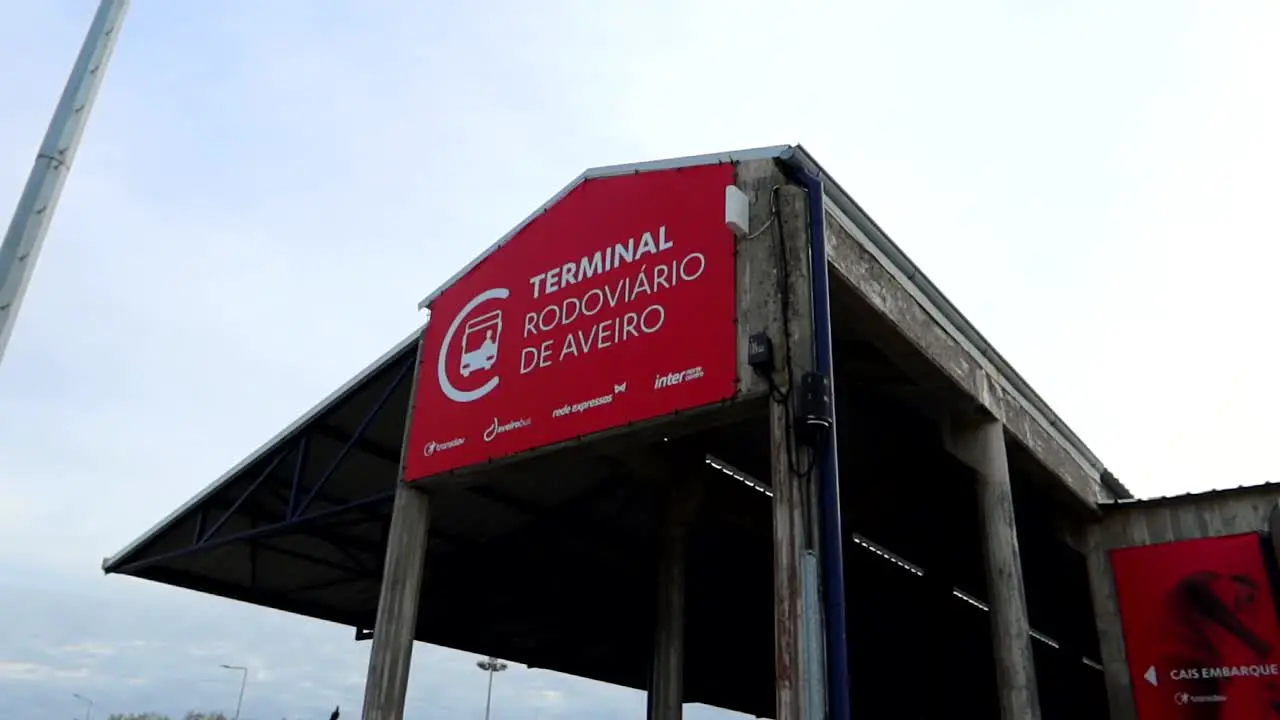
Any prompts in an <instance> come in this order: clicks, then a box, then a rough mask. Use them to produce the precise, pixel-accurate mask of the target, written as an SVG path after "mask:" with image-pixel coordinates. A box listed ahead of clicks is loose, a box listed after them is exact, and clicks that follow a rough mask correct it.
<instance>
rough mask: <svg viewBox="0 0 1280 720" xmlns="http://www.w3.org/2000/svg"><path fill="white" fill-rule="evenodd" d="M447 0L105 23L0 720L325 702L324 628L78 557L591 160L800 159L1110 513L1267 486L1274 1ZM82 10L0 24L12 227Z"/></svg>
mask: <svg viewBox="0 0 1280 720" xmlns="http://www.w3.org/2000/svg"><path fill="white" fill-rule="evenodd" d="M442 5H443V4H442V3H421V2H410V1H409V0H403V1H397V0H372V1H370V0H365V1H364V2H355V1H354V0H329V1H328V2H314V0H312V1H304V0H272V1H271V2H262V1H261V0H255V1H250V0H223V1H222V2H218V3H191V2H146V1H144V0H139V1H137V2H134V3H133V8H132V10H131V14H130V16H129V17H128V20H127V22H126V26H125V28H124V32H123V35H122V40H121V42H120V44H119V47H118V49H117V51H116V55H115V58H114V61H113V64H112V66H111V68H110V72H109V75H108V78H107V82H106V84H105V86H104V88H103V91H102V93H101V95H100V98H99V101H98V104H97V106H96V108H95V110H94V114H93V117H92V121H91V122H90V124H89V129H88V132H87V134H86V137H85V140H84V144H83V146H82V148H81V150H80V154H79V156H78V158H77V162H76V165H75V168H74V171H73V172H72V175H71V179H70V181H69V183H68V185H67V188H66V192H65V194H64V195H63V199H62V203H61V205H60V207H59V208H58V214H57V219H56V222H55V223H54V224H53V228H52V231H51V232H50V235H49V239H48V242H47V245H46V247H45V250H44V254H43V256H42V257H41V260H40V265H39V269H38V272H37V274H36V276H35V279H34V281H33V283H32V286H31V290H30V293H29V295H28V297H27V301H26V304H25V306H24V308H23V315H22V317H21V321H20V323H19V325H18V328H17V331H16V332H15V333H14V335H13V338H12V341H11V343H10V346H9V349H8V354H7V356H6V357H5V360H4V364H3V366H0V607H3V608H5V627H6V629H5V631H3V632H0V697H3V698H5V702H4V703H0V718H11V719H13V720H17V719H20V718H21V719H25V718H28V717H36V714H37V712H39V714H40V715H41V716H58V713H62V717H70V716H71V715H72V714H74V713H76V712H78V709H79V708H80V706H79V705H78V704H77V701H76V700H75V699H74V698H72V697H71V693H73V692H80V693H84V694H88V695H90V696H93V697H95V698H96V699H97V701H98V709H97V710H95V713H105V712H111V711H124V710H146V709H157V710H162V711H165V712H180V711H183V710H186V709H188V708H190V707H202V708H213V707H221V708H224V709H230V707H229V706H230V705H231V704H233V703H234V695H235V691H236V682H237V679H236V678H235V677H234V676H233V674H232V673H228V672H227V671H221V670H218V669H217V665H218V664H219V663H224V662H229V663H237V664H249V665H251V666H252V667H253V668H254V671H253V676H252V677H251V679H250V686H249V693H248V695H247V696H246V700H245V713H244V716H245V717H246V718H248V719H249V720H253V719H255V718H256V719H258V720H267V719H268V718H272V719H274V718H279V717H282V716H285V715H288V716H289V717H305V718H313V717H315V718H318V717H324V716H326V715H324V714H325V713H327V712H328V710H329V709H330V708H331V706H332V705H333V704H335V703H337V702H341V703H342V704H343V705H344V707H347V708H348V709H349V711H350V713H351V714H352V715H354V714H356V713H357V712H358V711H357V708H358V706H359V699H360V697H361V689H360V686H361V684H362V682H363V674H364V670H363V668H364V662H365V654H366V653H367V650H368V648H367V645H365V644H359V645H357V644H355V643H353V642H351V639H350V634H349V630H347V629H344V628H335V627H332V626H329V625H325V624H321V623H317V622H313V621H306V620H302V619H299V618H295V617H290V616H286V615H283V614H280V613H275V612H271V611H267V610H261V609H257V608H252V607H248V606H239V605H235V604H232V603H228V602H225V601H219V600H213V599H210V598H207V597H203V596H199V595H196V594H193V593H188V592H181V591H176V590H171V589H167V588H161V587H157V586H151V585H147V584H145V583H141V582H138V581H131V580H128V579H121V578H114V577H113V578H106V579H104V578H102V577H101V576H100V573H99V572H98V566H99V563H100V560H101V558H102V557H103V556H105V555H108V554H111V553H113V552H115V551H116V550H118V549H119V548H120V547H121V546H123V545H124V544H125V543H126V542H128V541H129V540H131V539H133V538H134V537H135V536H137V535H138V534H139V533H141V532H142V531H144V530H145V529H147V528H148V527H150V525H151V524H152V523H153V522H155V521H156V520H158V519H159V518H160V517H162V516H163V515H165V514H166V513H167V512H168V511H170V510H171V509H172V508H174V507H175V506H177V505H178V504H180V503H181V502H183V501H184V500H186V499H187V498H189V497H190V496H191V495H192V494H194V493H195V492H196V491H197V490H198V489H199V488H201V487H203V486H204V485H206V484H207V483H208V482H209V481H211V480H212V479H213V478H214V477H216V476H217V475H219V474H220V473H221V472H222V471H223V470H225V469H226V468H227V467H228V466H230V465H232V464H233V463H234V462H236V461H237V460H239V459H240V458H241V457H243V456H244V455H245V454H246V453H248V452H249V451H251V450H252V449H254V448H255V447H256V446H258V445H259V444H260V443H261V442H262V441H264V440H265V439H267V438H268V437H269V436H271V435H272V434H273V433H274V432H276V431H277V430H279V429H280V428H281V427H282V426H284V425H285V424H287V423H288V422H289V421H291V420H292V419H294V418H295V417H296V416H297V415H299V414H300V413H301V412H302V411H304V410H305V409H307V408H308V407H310V406H311V405H312V404H314V403H315V402H316V401H317V400H319V399H320V398H321V397H322V396H324V395H325V394H326V393H328V392H329V391H331V390H332V389H333V388H335V387H336V386H337V385H339V384H340V383H341V382H343V381H344V380H346V379H347V378H348V377H350V376H351V375H353V374H354V373H355V372H357V371H358V370H359V369H361V368H362V367H363V366H364V365H366V364H367V363H368V362H369V361H370V360H372V359H373V358H375V357H377V356H378V355H380V354H381V353H382V352H383V351H385V350H386V349H387V348H388V347H390V346H391V345H392V344H393V343H394V342H395V341H396V340H399V339H400V338H402V337H403V336H404V335H405V334H406V333H407V332H409V331H410V330H412V329H413V327H414V326H415V323H418V322H419V321H420V319H421V318H420V316H419V314H418V313H417V312H416V311H415V305H416V303H417V301H418V300H419V299H420V298H421V297H422V296H423V295H424V294H425V293H426V292H428V291H430V290H432V289H434V288H435V287H436V286H437V285H439V284H440V283H441V282H442V281H444V280H445V279H446V278H447V277H448V276H449V275H451V274H452V273H453V272H454V271H455V270H457V269H458V268H459V267H460V266H462V265H463V264H464V263H465V262H466V261H467V260H469V259H470V258H471V257H472V256H473V255H474V254H476V253H477V252H479V251H480V250H481V249H483V248H484V247H485V246H487V245H488V244H489V243H491V242H492V241H493V240H494V239H496V238H497V237H499V236H500V235H502V234H503V233H504V232H505V231H506V230H507V229H509V227H510V226H511V225H513V224H515V223H516V222H517V221H519V220H520V219H521V218H523V217H524V216H525V215H526V214H527V213H528V212H529V211H531V210H532V209H533V208H535V207H536V206H538V205H539V204H540V203H542V202H543V201H544V200H545V199H547V198H548V197H549V196H550V195H552V194H553V193H554V192H555V191H557V190H558V189H559V188H560V187H561V186H562V185H563V184H564V183H566V182H567V181H569V180H570V179H572V178H573V177H574V176H575V175H577V174H578V173H579V172H580V171H581V170H583V169H584V168H586V167H590V166H596V165H605V164H612V163H619V162H632V161H638V160H647V159H656V158H662V157H668V156H677V155H686V154H697V153H705V152H712V151H719V150H727V149H735V148H742V147H751V146H760V145H773V144H779V143H791V142H801V143H804V144H805V145H806V146H807V147H808V148H809V150H810V151H811V152H813V153H814V154H815V155H816V156H817V158H818V159H819V160H820V161H821V162H822V163H823V164H824V165H825V166H826V168H827V169H828V170H829V171H830V172H831V173H832V174H833V175H835V176H836V177H837V178H838V179H839V181H840V182H841V184H842V185H844V186H845V188H847V189H848V190H849V191H850V192H851V193H852V194H853V195H854V196H855V197H856V198H857V199H858V201H859V203H861V204H862V205H863V206H864V207H865V208H866V209H867V210H868V212H870V213H871V215H872V216H873V217H875V219H876V220H877V221H878V222H879V224H880V225H881V226H883V227H884V228H885V229H886V230H887V232H888V233H889V234H890V235H891V236H892V237H893V238H894V239H895V240H896V241H897V242H898V243H899V244H900V245H901V246H902V247H903V248H904V249H905V250H906V252H907V253H908V254H910V255H911V257H912V258H913V259H914V260H915V261H916V262H917V263H918V264H919V265H921V266H922V267H923V268H924V270H925V271H926V272H927V273H928V274H929V275H930V276H931V277H932V279H933V280H934V282H935V283H936V284H937V285H939V286H940V287H941V288H942V289H943V291H944V292H945V293H947V295H948V296H949V297H950V298H951V299H952V301H953V302H955V303H956V304H957V305H958V306H959V307H960V308H961V310H962V311H963V312H964V313H965V314H966V315H967V316H968V317H969V318H970V319H971V320H972V321H973V322H974V324H976V325H977V326H978V327H979V328H980V329H981V330H982V331H983V332H984V334H986V335H987V336H988V337H989V338H990V339H991V340H992V341H993V342H994V343H995V344H996V345H997V347H998V348H999V349H1000V350H1001V352H1002V353H1003V354H1004V355H1005V356H1006V357H1007V358H1008V359H1009V360H1010V361H1011V362H1012V363H1013V365H1014V366H1015V367H1017V368H1018V369H1019V370H1020V371H1021V372H1022V373H1023V375H1024V376H1026V377H1027V379H1028V380H1029V381H1030V382H1031V383H1032V385H1033V386H1034V387H1036V388H1037V390H1039V391H1040V393H1041V394H1042V395H1043V396H1044V397H1045V398H1046V399H1047V400H1048V401H1049V403H1050V404H1051V405H1052V406H1053V407H1054V409H1055V410H1057V411H1058V412H1059V414H1061V415H1062V416H1063V417H1064V418H1065V419H1066V420H1067V421H1068V422H1069V423H1070V424H1071V425H1072V427H1073V428H1074V429H1075V430H1076V431H1077V432H1078V433H1079V434H1080V435H1081V436H1082V437H1083V438H1084V440H1085V441H1086V443H1088V444H1089V445H1090V446H1091V447H1092V449H1093V450H1094V451H1095V453H1096V454H1097V455H1099V456H1100V457H1101V458H1102V459H1103V461H1104V462H1105V463H1107V465H1108V466H1109V467H1110V468H1112V469H1113V471H1114V472H1115V473H1116V474H1117V475H1118V476H1119V477H1120V478H1121V479H1122V480H1123V481H1124V482H1126V483H1127V484H1128V485H1129V486H1130V487H1131V488H1132V489H1133V490H1134V491H1135V492H1137V493H1138V494H1140V495H1152V494H1168V493H1180V492H1185V491H1190V490H1203V489H1207V488H1211V487H1223V486H1234V485H1239V484H1249V483H1256V482H1261V481H1267V480H1275V479H1276V477H1275V476H1274V470H1273V466H1274V462H1273V458H1272V454H1271V453H1270V452H1269V451H1268V450H1267V447H1268V445H1269V441H1270V440H1271V438H1272V436H1273V435H1274V431H1275V429H1276V422H1275V420H1274V417H1275V414H1274V407H1275V406H1276V404H1277V402H1278V401H1280V386H1278V384H1277V383H1278V381H1277V374H1276V373H1275V372H1274V371H1273V370H1272V367H1271V366H1272V364H1273V360H1272V350H1273V339H1272V335H1273V327H1274V325H1275V323H1274V320H1273V317H1272V309H1273V308H1274V306H1275V303H1274V301H1273V300H1272V298H1271V295H1270V293H1271V292H1272V290H1273V288H1274V287H1275V282H1274V280H1273V275H1274V267H1273V266H1274V262H1275V260H1276V257H1277V251H1276V250H1275V244H1276V241H1277V239H1278V235H1280V234H1278V232H1277V231H1280V221H1277V219H1276V215H1275V212H1274V208H1275V207H1276V198H1277V197H1280V174H1278V173H1277V170H1276V168H1277V167H1280V133H1277V131H1276V128H1278V127H1280V101H1278V100H1277V95H1276V92H1275V88H1276V80H1275V73H1276V68H1280V44H1277V43H1276V42H1275V38H1276V37H1277V36H1278V33H1280V4H1277V3H1275V2H1274V0H1258V1H1256V2H1248V1H1247V0H1234V1H1233V2H1229V3H1220V2H1219V3H1214V2H1207V1H1206V2H1203V3H1195V2H1178V1H1175V0H1161V1H1159V2H1155V1H1152V2H1137V1H1134V2H1125V3H1115V2H1103V1H1101V0H1099V1H1096V2H1086V1H1083V0H1082V1H1080V2H1074V3H1066V4H1064V3H1045V2H1032V1H1030V0H1023V1H1019V0H1003V1H993V2H983V1H981V0H977V1H975V2H967V3H955V2H946V1H944V0H937V1H935V2H925V1H923V0H922V1H920V2H912V3H870V2H851V1H849V0H844V1H841V2H834V1H833V2H830V3H822V2H807V3H805V2H796V3H792V4H785V5H784V4H779V3H777V2H762V1H754V0H736V1H734V2H729V1H728V0H649V1H648V2H645V3H621V2H615V3H605V2H592V1H590V0H579V1H576V2H575V1H569V0H544V1H543V2H538V3H518V2H514V1H510V0H509V1H506V2H501V1H498V0H492V1H489V2H472V3H454V4H452V7H451V8H450V9H447V10H440V9H438V8H439V7H440V6H442ZM95 6H96V0H42V1H41V2H24V3H18V2H10V3H6V4H5V11H6V12H5V22H3V23H0V48H2V49H0V212H2V213H3V215H2V216H0V217H2V218H3V219H4V220H5V221H7V219H8V212H9V208H10V207H11V203H12V202H14V201H16V199H17V196H18V193H19V191H20V188H21V186H22V183H23V182H24V180H25V177H26V175H27V172H28V170H29V169H30V166H31V161H32V158H33V155H34V153H35V150H36V147H37V145H38V143H39V140H40V138H41V135H42V134H43V132H44V129H45V125H46V123H47V122H48V119H49V115H50V113H51V111H52V109H53V106H54V104H55V102H56V99H57V95H58V93H59V92H60V91H61V88H62V84H63V82H64V80H65V77H66V73H67V71H68V69H69V67H70V65H71V62H72V60H73V58H74V56H75V53H76V51H77V48H78V46H79V44H80V42H81V40H82V37H83V33H84V30H85V29H86V27H87V25H88V23H89V20H90V18H91V16H92V13H93V11H94V8H95ZM628 8H629V9H628ZM784 8H785V9H784ZM11 608H16V611H14V612H11ZM267 633H270V635H269V637H270V638H271V640H270V642H264V640H263V638H264V637H268V635H267ZM473 661H474V658H470V657H467V656H463V655H459V654H456V653H451V652H447V651H442V650H438V649H433V648H426V647H419V648H418V650H417V654H416V655H415V666H414V667H415V670H414V673H415V680H414V683H413V685H412V689H411V691H410V692H411V702H412V703H413V704H414V705H415V708H416V714H414V715H412V716H411V717H417V718H431V717H450V718H469V717H471V718H474V717H479V714H480V712H481V702H480V701H481V699H482V697H483V689H484V688H483V677H482V674H481V673H480V672H479V671H477V670H475V669H474V667H473V665H472V662H473ZM13 698H17V704H14V701H13ZM497 698H498V704H499V707H500V708H503V709H504V714H503V715H502V717H506V718H521V719H531V718H533V717H534V715H535V713H536V710H535V708H541V713H542V715H543V716H545V717H547V718H548V719H549V718H553V717H563V718H570V717H572V718H589V717H600V718H604V717H617V716H631V717H639V716H640V713H642V712H643V698H642V697H640V696H639V695H638V694H636V693H632V692H630V691H622V690H617V689H610V688H606V687H603V686H600V685H596V684H592V683H586V682H582V681H576V680H571V679H567V678H562V677H559V676H555V675H552V674H549V673H542V672H531V671H512V672H510V673H508V674H507V676H506V677H503V678H501V681H500V683H499V687H498V690H497ZM504 706H505V707H504ZM516 706H520V707H522V708H527V709H523V710H521V711H519V712H517V711H516V710H515V708H516Z"/></svg>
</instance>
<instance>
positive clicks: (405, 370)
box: [293, 362, 415, 517]
mask: <svg viewBox="0 0 1280 720" xmlns="http://www.w3.org/2000/svg"><path fill="white" fill-rule="evenodd" d="M414 365H415V363H408V362H406V363H404V364H402V365H401V366H400V370H399V371H397V372H396V375H395V379H394V380H392V381H391V383H390V384H389V385H387V388H386V389H385V390H383V391H382V395H380V396H379V397H378V401H377V402H376V403H374V405H373V408H371V409H370V410H369V413H368V414H367V415H365V417H364V420H362V421H360V426H359V427H357V428H356V431H355V432H354V433H352V434H351V439H349V440H348V441H347V444H346V445H344V446H343V447H342V451H341V452H339V453H338V456H337V457H335V458H334V459H333V462H331V463H329V468H328V469H327V470H326V471H325V473H324V474H323V475H321V476H320V479H319V480H317V481H316V484H315V485H313V486H312V487H311V490H310V491H309V492H308V493H307V495H306V497H305V498H303V500H302V502H301V503H299V504H298V505H296V506H293V507H294V517H297V516H298V515H301V514H302V513H304V512H306V511H307V508H308V507H309V506H310V505H311V501H312V500H315V498H316V494H317V493H319V492H320V491H321V489H323V488H324V486H325V483H327V482H329V478H331V477H333V474H334V473H335V472H337V470H338V467H339V466H341V465H342V461H343V460H346V459H347V454H348V453H350V452H351V448H353V447H355V446H356V443H358V442H359V441H360V439H361V438H363V437H364V433H365V431H366V430H368V429H369V425H370V424H371V423H372V422H373V420H374V418H376V417H377V416H378V413H380V412H381V411H382V408H383V406H385V405H386V404H387V400H389V399H391V396H392V395H394V394H395V391H396V390H397V389H398V388H399V387H400V383H402V382H404V380H405V378H407V377H410V376H411V375H412V373H411V372H410V370H412V369H413V367H414Z"/></svg>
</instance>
